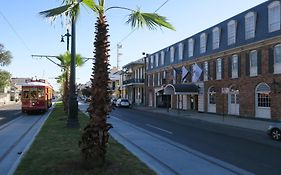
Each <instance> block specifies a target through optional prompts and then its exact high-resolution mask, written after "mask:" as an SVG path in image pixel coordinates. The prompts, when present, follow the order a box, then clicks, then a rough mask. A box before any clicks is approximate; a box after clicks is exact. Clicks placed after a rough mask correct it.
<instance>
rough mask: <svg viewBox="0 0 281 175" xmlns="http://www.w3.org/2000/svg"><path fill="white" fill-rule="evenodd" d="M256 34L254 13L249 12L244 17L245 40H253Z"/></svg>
mask: <svg viewBox="0 0 281 175" xmlns="http://www.w3.org/2000/svg"><path fill="white" fill-rule="evenodd" d="M255 33H256V13H254V12H249V13H247V14H246V15H245V39H250V38H254V37H255Z"/></svg>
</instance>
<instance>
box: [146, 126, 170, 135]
mask: <svg viewBox="0 0 281 175" xmlns="http://www.w3.org/2000/svg"><path fill="white" fill-rule="evenodd" d="M145 125H146V126H149V127H151V128H154V129H158V130H160V131H163V132H166V133H168V134H171V135H172V134H173V132H171V131H168V130H166V129H162V128H159V127H157V126H154V125H151V124H148V123H147V124H145Z"/></svg>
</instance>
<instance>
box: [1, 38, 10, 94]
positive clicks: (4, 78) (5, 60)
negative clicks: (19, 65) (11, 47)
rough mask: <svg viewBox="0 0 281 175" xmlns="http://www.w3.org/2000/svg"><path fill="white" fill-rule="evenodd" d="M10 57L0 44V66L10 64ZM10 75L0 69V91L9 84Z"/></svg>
mask: <svg viewBox="0 0 281 175" xmlns="http://www.w3.org/2000/svg"><path fill="white" fill-rule="evenodd" d="M11 60H12V55H11V53H10V51H6V50H5V48H4V46H3V44H1V43H0V66H7V65H9V64H10V63H11ZM10 79H11V74H10V73H9V72H7V71H5V70H1V69H0V89H2V88H4V87H5V86H7V85H8V84H9V83H10Z"/></svg>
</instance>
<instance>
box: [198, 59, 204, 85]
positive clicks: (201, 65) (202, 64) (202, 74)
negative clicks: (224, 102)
mask: <svg viewBox="0 0 281 175" xmlns="http://www.w3.org/2000/svg"><path fill="white" fill-rule="evenodd" d="M199 67H200V68H201V69H202V73H201V75H200V77H199V80H200V81H203V77H204V71H203V70H204V62H202V63H199Z"/></svg>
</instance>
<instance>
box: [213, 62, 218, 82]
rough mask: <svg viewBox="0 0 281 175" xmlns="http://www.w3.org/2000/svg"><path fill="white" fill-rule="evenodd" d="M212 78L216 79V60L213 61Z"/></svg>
mask: <svg viewBox="0 0 281 175" xmlns="http://www.w3.org/2000/svg"><path fill="white" fill-rule="evenodd" d="M213 68H214V69H213V80H216V79H217V62H216V60H215V61H214V62H213Z"/></svg>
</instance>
